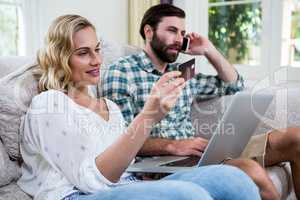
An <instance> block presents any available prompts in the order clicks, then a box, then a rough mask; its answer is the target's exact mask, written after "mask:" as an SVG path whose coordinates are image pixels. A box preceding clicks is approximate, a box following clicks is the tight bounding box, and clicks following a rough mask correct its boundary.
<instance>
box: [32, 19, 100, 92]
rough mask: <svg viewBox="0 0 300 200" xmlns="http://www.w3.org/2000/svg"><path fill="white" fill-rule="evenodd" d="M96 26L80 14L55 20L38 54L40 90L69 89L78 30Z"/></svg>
mask: <svg viewBox="0 0 300 200" xmlns="http://www.w3.org/2000/svg"><path fill="white" fill-rule="evenodd" d="M87 27H91V28H93V29H94V30H95V27H94V26H93V25H92V24H91V23H90V22H89V21H88V20H87V19H86V18H84V17H81V16H79V15H62V16H60V17H58V18H56V19H55V20H54V22H53V23H52V24H51V25H50V27H49V29H48V33H47V35H46V38H45V47H44V48H43V49H40V50H39V52H38V55H37V61H38V64H39V66H40V67H39V69H38V71H37V72H36V75H38V78H39V84H38V87H39V91H40V92H42V91H45V90H49V89H55V90H61V91H67V90H68V87H69V86H70V84H72V83H71V74H72V71H71V68H70V65H69V60H70V57H71V55H72V52H73V50H74V43H73V36H74V34H75V33H76V32H78V31H80V30H82V29H84V28H87Z"/></svg>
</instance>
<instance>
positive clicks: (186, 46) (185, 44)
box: [181, 37, 190, 52]
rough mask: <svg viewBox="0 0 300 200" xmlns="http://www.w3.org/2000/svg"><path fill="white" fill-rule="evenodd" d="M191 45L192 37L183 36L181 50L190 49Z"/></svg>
mask: <svg viewBox="0 0 300 200" xmlns="http://www.w3.org/2000/svg"><path fill="white" fill-rule="evenodd" d="M189 45H190V38H188V37H183V40H182V45H181V51H182V52H185V51H186V50H188V49H189Z"/></svg>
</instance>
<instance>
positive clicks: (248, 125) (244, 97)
mask: <svg viewBox="0 0 300 200" xmlns="http://www.w3.org/2000/svg"><path fill="white" fill-rule="evenodd" d="M272 99H273V95H272V94H267V93H264V94H251V93H248V92H241V93H237V94H236V95H235V96H234V97H233V100H232V101H231V104H230V106H229V107H228V108H227V109H226V111H225V113H224V115H223V117H222V119H221V121H220V122H219V125H218V127H217V128H216V130H215V132H214V133H213V135H212V137H211V139H210V141H209V143H208V145H207V147H206V149H205V151H204V153H203V155H202V157H201V158H199V157H183V156H155V157H148V158H144V159H142V160H141V161H138V162H136V163H134V164H132V165H130V166H129V167H128V168H127V170H126V171H127V172H147V173H174V172H177V171H181V170H187V169H190V168H191V167H199V166H205V165H211V164H220V163H222V161H224V160H225V159H227V158H237V157H239V156H240V155H241V153H242V152H243V150H244V148H245V147H246V145H247V143H248V142H249V139H250V137H251V136H252V134H253V133H254V131H255V129H256V128H257V126H258V123H259V122H260V120H261V118H262V117H263V116H264V114H265V112H266V110H267V108H268V106H269V105H270V103H271V101H272Z"/></svg>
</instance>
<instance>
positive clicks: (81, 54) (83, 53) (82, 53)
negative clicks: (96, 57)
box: [78, 51, 87, 56]
mask: <svg viewBox="0 0 300 200" xmlns="http://www.w3.org/2000/svg"><path fill="white" fill-rule="evenodd" d="M86 54H87V52H85V51H84V52H79V54H78V55H80V56H84V55H86Z"/></svg>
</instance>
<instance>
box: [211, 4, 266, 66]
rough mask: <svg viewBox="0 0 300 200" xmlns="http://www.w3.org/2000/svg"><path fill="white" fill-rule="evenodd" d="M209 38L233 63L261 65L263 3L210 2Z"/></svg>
mask: <svg viewBox="0 0 300 200" xmlns="http://www.w3.org/2000/svg"><path fill="white" fill-rule="evenodd" d="M208 15H209V16H208V17H209V23H208V26H209V27H208V29H209V30H208V37H209V39H210V40H211V41H212V42H213V43H214V44H215V46H216V47H217V48H218V49H219V50H220V51H221V52H222V53H223V54H224V55H225V56H226V58H227V59H228V60H229V61H230V62H231V63H233V64H247V65H259V64H260V49H261V46H260V44H261V41H260V39H261V26H262V19H261V18H262V15H261V2H260V1H257V0H256V1H253V0H252V1H233V0H231V1H230V0H225V1H224V0H209V9H208Z"/></svg>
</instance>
